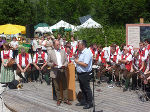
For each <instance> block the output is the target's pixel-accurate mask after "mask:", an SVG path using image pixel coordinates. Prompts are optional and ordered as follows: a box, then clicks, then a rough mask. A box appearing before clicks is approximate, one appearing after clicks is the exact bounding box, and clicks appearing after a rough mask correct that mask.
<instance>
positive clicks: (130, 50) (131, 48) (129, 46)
mask: <svg viewBox="0 0 150 112" xmlns="http://www.w3.org/2000/svg"><path fill="white" fill-rule="evenodd" d="M127 47H128V48H129V53H130V54H132V50H133V46H131V45H127Z"/></svg>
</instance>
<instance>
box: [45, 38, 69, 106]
mask: <svg viewBox="0 0 150 112" xmlns="http://www.w3.org/2000/svg"><path fill="white" fill-rule="evenodd" d="M53 45H54V49H52V50H49V51H48V60H47V63H48V66H50V67H51V72H50V76H51V78H53V82H54V87H55V91H56V96H57V106H59V105H60V104H61V102H62V100H63V101H64V103H66V104H68V105H71V103H70V102H69V100H68V90H67V77H66V69H65V68H66V67H67V65H68V61H67V55H66V53H65V51H64V50H61V49H60V43H59V41H58V40H55V41H54V43H53ZM60 85H62V90H63V99H62V98H61V94H60V89H61V87H60Z"/></svg>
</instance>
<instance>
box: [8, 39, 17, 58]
mask: <svg viewBox="0 0 150 112" xmlns="http://www.w3.org/2000/svg"><path fill="white" fill-rule="evenodd" d="M10 46H11V47H12V50H13V58H15V57H16V56H17V55H18V46H19V43H18V41H17V39H16V37H14V38H13V41H11V42H10Z"/></svg>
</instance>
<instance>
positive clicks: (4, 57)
mask: <svg viewBox="0 0 150 112" xmlns="http://www.w3.org/2000/svg"><path fill="white" fill-rule="evenodd" d="M9 54H10V50H9V51H8V54H4V50H3V59H9Z"/></svg>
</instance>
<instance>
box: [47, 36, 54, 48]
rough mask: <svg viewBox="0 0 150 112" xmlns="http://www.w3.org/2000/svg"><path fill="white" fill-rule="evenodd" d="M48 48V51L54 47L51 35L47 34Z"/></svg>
mask: <svg viewBox="0 0 150 112" xmlns="http://www.w3.org/2000/svg"><path fill="white" fill-rule="evenodd" d="M46 48H47V51H48V50H52V48H53V41H52V38H51V36H47V41H46Z"/></svg>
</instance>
